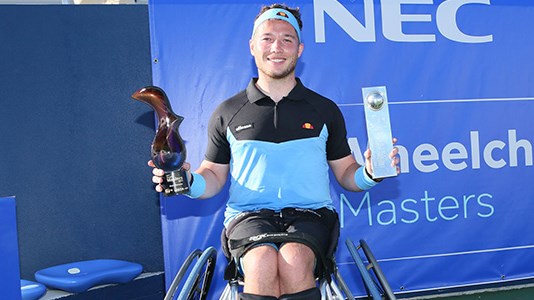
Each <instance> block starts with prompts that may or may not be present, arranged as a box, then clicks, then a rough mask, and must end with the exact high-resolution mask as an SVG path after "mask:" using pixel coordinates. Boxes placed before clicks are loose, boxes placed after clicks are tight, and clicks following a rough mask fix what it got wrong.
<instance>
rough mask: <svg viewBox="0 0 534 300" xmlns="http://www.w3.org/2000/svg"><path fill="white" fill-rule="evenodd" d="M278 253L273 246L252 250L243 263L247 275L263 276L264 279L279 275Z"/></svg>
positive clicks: (243, 258) (244, 257)
mask: <svg viewBox="0 0 534 300" xmlns="http://www.w3.org/2000/svg"><path fill="white" fill-rule="evenodd" d="M277 260H278V251H277V250H276V249H274V248H273V247H271V246H268V245H266V246H258V247H255V248H252V249H250V250H249V251H247V252H246V253H245V255H244V256H243V257H242V260H241V263H242V265H241V266H242V268H243V272H244V274H245V275H251V274H262V275H263V277H265V276H267V277H275V276H276V275H277V274H278V264H277Z"/></svg>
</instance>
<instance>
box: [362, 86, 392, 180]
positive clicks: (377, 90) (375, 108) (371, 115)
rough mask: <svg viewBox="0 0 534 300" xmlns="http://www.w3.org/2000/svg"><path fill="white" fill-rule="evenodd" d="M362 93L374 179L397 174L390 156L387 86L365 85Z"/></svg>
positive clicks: (390, 140)
mask: <svg viewBox="0 0 534 300" xmlns="http://www.w3.org/2000/svg"><path fill="white" fill-rule="evenodd" d="M362 94H363V104H364V108H365V124H366V127H367V137H368V139H369V149H371V164H372V168H373V172H372V174H371V176H372V177H373V179H379V178H385V177H393V176H397V168H396V167H395V166H392V165H391V158H390V157H389V154H390V153H391V150H393V137H392V135H391V122H390V119H389V109H388V97H387V93H386V87H384V86H378V87H365V88H362Z"/></svg>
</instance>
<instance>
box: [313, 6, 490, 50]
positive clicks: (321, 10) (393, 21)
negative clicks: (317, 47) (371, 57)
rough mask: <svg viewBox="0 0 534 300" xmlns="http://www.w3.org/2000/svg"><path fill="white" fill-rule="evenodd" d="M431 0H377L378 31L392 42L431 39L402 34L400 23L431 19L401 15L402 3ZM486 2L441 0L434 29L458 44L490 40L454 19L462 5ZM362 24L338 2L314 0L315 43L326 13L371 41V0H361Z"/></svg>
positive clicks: (431, 39)
mask: <svg viewBox="0 0 534 300" xmlns="http://www.w3.org/2000/svg"><path fill="white" fill-rule="evenodd" d="M433 1H434V0H381V1H380V9H381V11H382V31H383V34H384V37H385V38H386V39H388V40H390V41H394V42H435V41H436V35H435V34H432V33H420V34H419V33H418V34H405V33H403V32H402V24H403V23H407V22H432V16H431V15H429V14H403V13H401V5H403V4H412V5H416V4H417V5H420V4H433ZM351 2H354V0H351ZM474 3H476V4H486V5H490V0H445V1H443V2H442V3H441V4H439V5H438V6H437V9H436V25H437V28H438V31H439V32H440V33H441V34H442V35H443V36H444V37H445V38H447V39H449V40H452V41H456V42H460V43H490V42H492V41H493V35H484V36H473V35H468V34H465V33H464V32H463V31H462V30H461V29H460V28H459V27H458V24H457V22H456V15H457V13H458V10H459V9H460V8H461V7H462V6H463V5H466V4H474ZM363 7H364V17H365V25H362V23H360V22H359V21H358V20H357V19H356V18H355V17H354V16H353V15H352V14H351V13H350V12H349V11H348V10H347V8H346V7H344V6H343V5H342V4H341V3H339V2H338V1H336V0H314V1H313V10H314V19H315V42H317V43H324V42H326V34H325V23H324V18H325V14H327V15H328V16H329V17H330V18H332V20H333V21H334V22H335V23H336V24H337V25H339V26H340V27H341V28H342V29H343V30H344V31H345V32H346V33H347V34H348V35H349V36H350V37H351V38H352V39H353V40H355V41H358V42H375V41H376V32H375V15H374V5H373V0H363Z"/></svg>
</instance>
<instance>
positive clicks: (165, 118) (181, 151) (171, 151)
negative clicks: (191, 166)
mask: <svg viewBox="0 0 534 300" xmlns="http://www.w3.org/2000/svg"><path fill="white" fill-rule="evenodd" d="M132 98H133V99H135V100H139V101H141V102H144V103H146V104H148V105H150V106H151V107H152V109H154V111H155V112H156V115H157V116H158V128H157V131H156V136H155V137H154V140H153V142H152V146H151V156H152V161H153V162H154V164H155V165H156V167H158V168H159V169H162V170H163V171H164V172H165V175H164V176H163V183H162V186H163V193H164V194H165V196H174V195H178V194H187V193H189V188H190V187H189V181H188V180H187V175H186V171H185V170H184V169H183V168H182V166H183V164H184V162H185V158H186V149H185V144H184V141H183V139H182V137H181V136H180V132H179V130H178V128H179V126H180V124H181V123H182V121H183V120H184V118H183V117H182V116H179V115H177V114H175V113H174V112H173V111H172V107H171V104H170V102H169V99H168V97H167V95H166V94H165V92H164V91H163V89H161V88H159V87H156V86H146V87H144V88H141V89H140V90H138V91H136V92H135V93H133V94H132Z"/></svg>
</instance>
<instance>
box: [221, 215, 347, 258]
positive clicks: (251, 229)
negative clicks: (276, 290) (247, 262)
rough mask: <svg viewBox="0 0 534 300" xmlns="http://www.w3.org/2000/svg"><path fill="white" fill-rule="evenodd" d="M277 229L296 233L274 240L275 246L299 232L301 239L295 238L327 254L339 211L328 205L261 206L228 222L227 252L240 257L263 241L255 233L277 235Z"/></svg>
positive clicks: (334, 236) (336, 234) (335, 233)
mask: <svg viewBox="0 0 534 300" xmlns="http://www.w3.org/2000/svg"><path fill="white" fill-rule="evenodd" d="M277 233H290V234H293V233H296V235H288V236H287V237H286V238H281V239H278V241H275V242H274V243H275V244H276V245H277V246H280V245H281V244H283V243H285V242H292V241H293V240H292V239H291V237H292V236H299V237H300V238H301V240H295V241H296V242H302V243H303V244H307V245H308V246H312V247H311V248H312V250H314V251H319V253H320V256H322V257H329V256H331V255H332V254H333V251H334V250H335V248H336V245H337V242H338V238H339V219H338V215H337V213H336V212H335V211H334V210H331V209H328V208H320V209H316V210H311V209H298V208H285V209H283V210H281V211H279V212H275V211H273V210H268V209H263V210H260V211H254V212H244V213H242V214H239V215H238V216H237V217H236V218H235V219H234V220H232V221H231V222H230V223H229V224H228V226H227V229H226V238H227V245H223V246H228V249H226V250H228V252H229V253H227V256H228V254H231V257H233V258H240V257H241V256H242V255H243V254H244V253H245V252H246V251H247V250H248V249H250V248H251V247H253V246H254V245H257V244H262V243H265V241H262V239H261V238H254V237H262V235H264V234H274V235H275V237H276V234H277ZM251 237H252V238H251ZM267 242H272V241H267ZM308 242H310V243H308ZM313 248H316V249H313ZM316 254H317V253H316Z"/></svg>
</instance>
